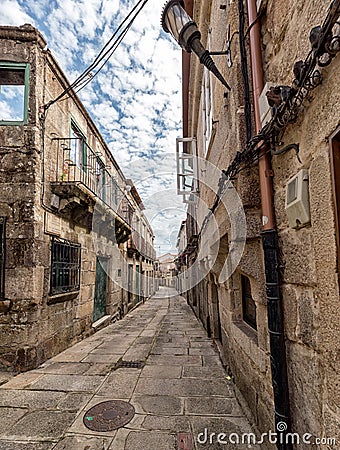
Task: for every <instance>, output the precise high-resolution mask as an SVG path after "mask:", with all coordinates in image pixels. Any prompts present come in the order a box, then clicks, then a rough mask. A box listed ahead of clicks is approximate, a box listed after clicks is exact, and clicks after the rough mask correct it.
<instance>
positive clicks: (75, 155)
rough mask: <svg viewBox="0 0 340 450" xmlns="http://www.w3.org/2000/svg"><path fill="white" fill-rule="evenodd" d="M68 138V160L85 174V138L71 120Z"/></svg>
mask: <svg viewBox="0 0 340 450" xmlns="http://www.w3.org/2000/svg"><path fill="white" fill-rule="evenodd" d="M70 138H71V139H70V160H71V161H72V163H73V164H74V165H75V166H77V167H80V168H82V169H83V170H84V172H86V158H87V154H86V153H87V148H86V138H85V136H84V134H83V133H82V132H81V131H80V129H79V128H78V127H77V125H76V124H75V122H74V121H73V120H71V134H70Z"/></svg>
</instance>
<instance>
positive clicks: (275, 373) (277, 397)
mask: <svg viewBox="0 0 340 450" xmlns="http://www.w3.org/2000/svg"><path fill="white" fill-rule="evenodd" d="M247 5H248V20H249V25H251V24H254V21H255V20H256V19H257V8H256V0H247ZM250 48H251V67H252V75H253V95H254V109H255V123H256V130H257V131H260V129H261V128H262V124H261V118H260V110H259V104H258V99H259V96H260V94H261V92H262V90H263V87H264V77H263V68H262V48H261V37H260V25H259V22H258V21H257V22H256V23H255V25H253V26H252V27H251V29H250ZM260 156H261V157H260V159H259V177H260V188H261V206H262V221H263V229H262V233H261V237H262V246H263V251H264V266H265V274H266V295H267V313H268V330H269V337H270V360H271V372H272V386H273V392H274V407H275V427H276V430H275V431H276V432H277V433H278V436H277V444H276V446H277V448H278V449H279V450H292V448H293V447H292V444H290V443H287V441H286V438H285V437H286V434H287V433H290V431H291V430H290V428H291V421H290V407H289V389H288V375H287V363H286V346H285V336H284V320H283V306H282V299H281V293H280V272H279V247H278V235H277V229H276V224H275V210H274V202H273V183H272V169H271V161H270V157H269V155H268V153H266V149H264V151H263V152H262V154H260Z"/></svg>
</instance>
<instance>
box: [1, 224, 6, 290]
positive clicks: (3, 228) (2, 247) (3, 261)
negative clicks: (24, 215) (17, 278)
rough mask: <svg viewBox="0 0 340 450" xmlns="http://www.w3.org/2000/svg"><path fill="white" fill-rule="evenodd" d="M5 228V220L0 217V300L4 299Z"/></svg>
mask: <svg viewBox="0 0 340 450" xmlns="http://www.w3.org/2000/svg"><path fill="white" fill-rule="evenodd" d="M5 227H6V218H5V217H0V299H3V298H4V297H5V244H6V241H5V236H6V235H5Z"/></svg>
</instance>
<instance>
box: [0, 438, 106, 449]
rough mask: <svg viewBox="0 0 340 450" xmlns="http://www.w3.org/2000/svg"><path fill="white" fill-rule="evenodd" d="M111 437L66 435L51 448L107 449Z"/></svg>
mask: <svg viewBox="0 0 340 450" xmlns="http://www.w3.org/2000/svg"><path fill="white" fill-rule="evenodd" d="M112 439H113V438H112V437H111V438H106V437H90V436H66V437H64V438H63V439H62V440H61V441H60V442H59V443H58V444H57V446H56V447H53V450H108V448H109V447H110V444H111V442H112ZM0 448H1V447H0Z"/></svg>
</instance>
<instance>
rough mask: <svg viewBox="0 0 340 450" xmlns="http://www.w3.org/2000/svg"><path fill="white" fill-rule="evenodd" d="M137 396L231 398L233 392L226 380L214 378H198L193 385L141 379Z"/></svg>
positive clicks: (170, 379) (171, 379)
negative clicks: (214, 396)
mask: <svg viewBox="0 0 340 450" xmlns="http://www.w3.org/2000/svg"><path fill="white" fill-rule="evenodd" d="M135 392H136V394H144V395H172V396H179V397H192V396H200V397H207V396H212V395H216V396H220V397H222V396H228V397H229V396H230V395H231V390H230V387H229V385H228V384H227V383H226V382H225V381H224V380H215V379H212V378H207V379H206V380H205V379H203V378H198V379H196V380H195V382H194V383H193V382H192V380H190V379H181V380H178V379H173V378H167V379H163V380H160V379H150V378H143V379H142V378H141V379H140V380H139V381H138V383H137V386H136V390H135Z"/></svg>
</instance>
